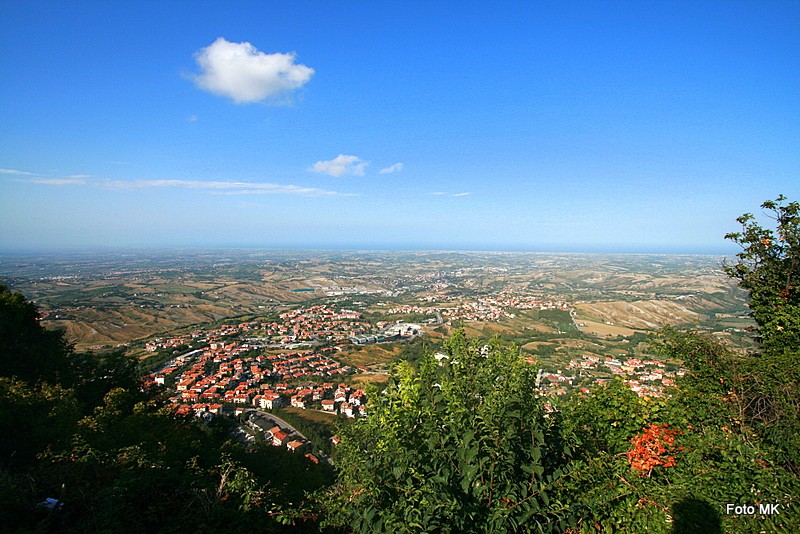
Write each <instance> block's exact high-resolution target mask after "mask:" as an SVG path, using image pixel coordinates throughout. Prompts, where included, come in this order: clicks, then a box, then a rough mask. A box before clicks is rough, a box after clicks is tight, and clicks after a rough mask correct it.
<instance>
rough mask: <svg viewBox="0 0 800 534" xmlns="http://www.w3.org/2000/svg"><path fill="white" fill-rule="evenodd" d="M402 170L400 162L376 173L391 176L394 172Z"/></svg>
mask: <svg viewBox="0 0 800 534" xmlns="http://www.w3.org/2000/svg"><path fill="white" fill-rule="evenodd" d="M402 170H403V164H402V163H401V162H398V163H395V164H394V165H390V166H388V167H386V168H385V169H381V170H379V171H378V173H379V174H392V173H395V172H400V171H402Z"/></svg>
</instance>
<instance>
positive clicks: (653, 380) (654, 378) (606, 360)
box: [539, 354, 684, 397]
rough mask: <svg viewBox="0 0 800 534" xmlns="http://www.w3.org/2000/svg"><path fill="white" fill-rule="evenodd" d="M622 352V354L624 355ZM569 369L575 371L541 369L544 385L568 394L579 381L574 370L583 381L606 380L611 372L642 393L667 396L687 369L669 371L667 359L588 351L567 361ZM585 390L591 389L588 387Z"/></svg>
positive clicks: (554, 392)
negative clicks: (596, 353) (615, 355)
mask: <svg viewBox="0 0 800 534" xmlns="http://www.w3.org/2000/svg"><path fill="white" fill-rule="evenodd" d="M621 356H622V355H621ZM567 369H572V370H573V375H572V376H568V375H566V374H564V373H562V372H561V371H560V370H559V371H557V372H555V373H544V372H540V375H539V379H540V382H541V384H540V387H541V388H542V391H543V392H545V393H546V394H549V395H564V394H566V393H567V392H568V391H569V390H570V389H571V388H570V386H573V385H574V384H575V380H576V377H575V375H574V372H575V371H577V372H579V373H580V375H581V382H582V383H583V384H584V386H585V385H586V379H587V378H589V379H590V382H591V381H595V382H605V381H607V380H608V378H601V376H603V377H608V376H609V375H611V376H617V377H620V379H622V380H623V381H624V382H625V383H626V384H627V385H628V386H629V387H630V388H631V390H632V391H634V392H635V393H636V394H637V395H639V396H640V397H663V396H664V394H665V388H667V387H670V386H674V385H675V378H676V377H678V376H683V374H684V371H682V370H680V369H679V370H675V371H669V370H667V369H666V365H665V364H664V363H663V362H659V361H656V360H650V359H642V358H612V357H610V356H605V357H604V356H598V355H593V354H584V355H583V356H582V358H581V359H580V360H577V359H573V360H570V362H569V364H567ZM581 391H582V392H584V393H588V392H589V390H588V388H586V387H582V388H581Z"/></svg>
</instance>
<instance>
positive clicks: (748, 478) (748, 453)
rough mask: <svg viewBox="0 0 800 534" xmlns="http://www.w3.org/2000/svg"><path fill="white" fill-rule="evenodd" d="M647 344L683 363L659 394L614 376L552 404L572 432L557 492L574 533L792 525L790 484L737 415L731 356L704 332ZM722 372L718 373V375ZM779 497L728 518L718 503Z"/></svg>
mask: <svg viewBox="0 0 800 534" xmlns="http://www.w3.org/2000/svg"><path fill="white" fill-rule="evenodd" d="M650 350H651V351H652V352H654V353H655V354H658V355H659V356H660V358H664V359H677V358H680V359H682V360H683V361H684V363H685V365H686V367H687V373H686V375H685V376H684V377H682V378H681V379H680V380H678V383H677V388H676V389H675V390H674V391H673V392H672V396H671V397H669V398H668V399H648V398H640V397H638V396H637V395H635V394H634V393H633V392H632V391H630V388H628V386H627V385H625V384H623V383H622V382H621V381H614V382H611V383H610V384H608V385H599V386H597V387H595V388H594V389H593V391H592V394H591V395H590V396H587V397H583V396H578V397H573V398H572V399H570V400H569V401H568V402H566V403H565V405H564V406H563V407H562V410H561V412H560V417H561V424H562V425H563V427H564V432H565V434H567V435H570V436H572V438H573V439H574V445H573V449H574V451H575V453H574V460H573V462H572V464H571V466H570V470H569V472H570V476H569V477H568V479H567V480H566V483H565V491H566V495H568V497H565V498H569V499H575V500H576V501H577V502H579V503H581V507H580V515H579V530H580V531H581V532H586V533H589V532H598V531H599V532H657V533H659V532H660V533H664V534H667V533H679V532H753V533H757V532H762V531H765V530H766V531H768V532H794V531H796V530H797V528H799V527H800V509H798V506H800V501H799V500H798V495H800V482H799V481H798V479H797V477H796V476H794V475H793V474H792V473H791V472H789V471H787V470H785V469H784V468H783V467H782V466H781V465H780V462H779V456H778V455H776V450H775V448H774V447H773V446H771V445H770V444H769V443H768V442H765V441H764V440H763V439H762V437H761V436H759V435H758V434H757V433H756V432H754V430H753V428H752V427H750V426H749V425H748V424H747V422H746V421H745V420H743V418H742V408H743V407H742V405H741V403H740V398H739V397H738V394H737V393H736V392H735V391H733V389H732V383H731V382H730V381H729V380H728V379H726V378H722V376H721V373H723V372H725V373H728V372H730V373H731V374H736V372H737V371H736V369H737V366H738V365H739V364H740V362H739V360H740V359H741V355H738V354H736V353H734V352H733V351H731V350H730V349H728V348H727V347H725V346H724V345H722V344H720V343H719V342H718V341H716V340H714V339H713V338H711V337H710V336H706V335H703V334H699V333H695V332H680V331H677V330H674V329H670V328H667V329H664V330H662V331H660V332H658V333H657V334H655V335H654V336H653V338H652V340H651V343H650ZM726 376H728V375H726ZM771 503H776V504H780V515H775V516H759V515H756V516H733V515H728V514H727V513H726V510H727V508H726V507H727V505H728V504H733V505H742V504H748V505H755V506H756V508H757V507H758V505H759V504H771Z"/></svg>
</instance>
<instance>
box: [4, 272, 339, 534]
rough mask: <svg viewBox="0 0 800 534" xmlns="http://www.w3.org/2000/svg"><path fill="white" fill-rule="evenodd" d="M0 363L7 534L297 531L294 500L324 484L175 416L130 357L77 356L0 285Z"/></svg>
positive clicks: (319, 476) (295, 464)
mask: <svg viewBox="0 0 800 534" xmlns="http://www.w3.org/2000/svg"><path fill="white" fill-rule="evenodd" d="M0 363H1V364H2V366H0V524H2V525H3V529H4V531H8V532H48V531H52V532H81V533H82V532H145V531H155V532H183V531H193V532H228V531H232V530H243V531H248V532H275V531H291V532H297V531H298V530H301V529H302V528H303V526H304V525H302V524H297V525H295V526H292V527H288V526H284V525H282V524H280V522H279V517H280V514H281V512H282V511H283V510H284V509H285V508H287V507H290V506H291V504H288V503H289V502H291V499H293V497H291V496H290V495H291V494H292V493H293V494H294V496H296V497H300V498H302V490H303V489H306V490H313V489H316V488H318V487H319V486H320V485H322V484H324V483H326V482H327V480H326V478H327V477H328V476H329V474H328V473H322V472H317V471H319V470H317V469H316V467H317V466H309V463H308V462H307V461H305V458H302V457H299V456H296V455H290V453H288V452H286V451H275V450H272V449H271V448H270V449H269V450H266V451H261V452H259V453H257V454H249V453H247V452H245V450H244V448H243V447H242V446H241V445H239V444H238V443H235V442H234V441H233V440H232V439H231V434H230V429H229V428H227V427H226V425H225V424H224V423H225V422H224V420H215V421H214V422H212V423H211V424H208V425H204V424H200V423H199V422H198V421H197V420H196V419H195V418H187V419H180V418H175V417H174V415H173V414H172V413H170V411H169V410H164V409H162V408H161V406H162V403H161V400H160V399H158V398H155V397H153V396H152V395H151V394H149V393H148V392H145V391H142V389H141V384H140V381H139V379H138V378H139V377H138V376H137V374H136V371H135V370H136V366H135V362H134V361H131V360H130V359H128V358H126V357H125V356H124V355H123V354H120V353H112V354H108V355H95V354H88V353H76V352H74V351H73V350H72V349H71V348H70V347H69V346H68V345H67V344H66V343H64V341H63V339H62V338H61V336H60V334H59V333H55V332H48V331H46V330H45V329H44V328H42V327H41V325H40V324H39V322H38V314H37V313H36V310H35V308H33V306H32V305H31V304H30V303H28V302H26V301H25V299H24V298H23V297H22V296H21V295H19V294H18V293H13V292H11V291H9V290H8V288H6V287H5V286H2V285H0ZM311 471H314V472H311ZM259 474H262V475H266V476H259ZM279 480H280V481H281V482H286V483H287V485H286V486H284V485H283V484H277V483H273V484H270V481H274V482H277V481H279ZM298 485H305V487H304V488H301V489H300V491H297V489H298V488H297V487H296V486H298ZM289 486H291V487H289ZM292 490H294V491H292ZM47 498H50V499H55V500H56V501H57V503H58V504H57V505H56V507H55V508H52V509H48V508H47V507H43V506H39V503H42V502H44V500H45V499H47ZM311 527H312V528H313V527H314V526H313V525H311Z"/></svg>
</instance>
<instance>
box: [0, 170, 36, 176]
mask: <svg viewBox="0 0 800 534" xmlns="http://www.w3.org/2000/svg"><path fill="white" fill-rule="evenodd" d="M0 174H13V175H16V176H36V174H34V173H32V172H28V171H18V170H16V169H0Z"/></svg>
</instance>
